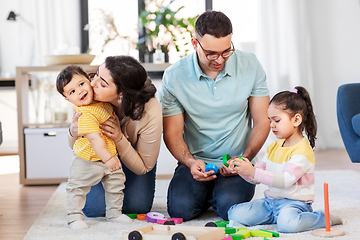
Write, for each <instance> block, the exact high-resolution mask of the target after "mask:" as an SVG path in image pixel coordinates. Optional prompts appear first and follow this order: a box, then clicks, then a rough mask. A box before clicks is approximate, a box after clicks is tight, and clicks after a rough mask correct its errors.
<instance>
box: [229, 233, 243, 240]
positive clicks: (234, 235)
mask: <svg viewBox="0 0 360 240" xmlns="http://www.w3.org/2000/svg"><path fill="white" fill-rule="evenodd" d="M230 236H231V238H232V240H241V239H243V237H242V236H241V235H239V234H237V235H236V234H233V235H230Z"/></svg>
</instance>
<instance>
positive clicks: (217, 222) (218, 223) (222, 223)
mask: <svg viewBox="0 0 360 240" xmlns="http://www.w3.org/2000/svg"><path fill="white" fill-rule="evenodd" d="M215 224H216V226H218V227H226V225H228V224H229V222H228V221H216V222H215Z"/></svg>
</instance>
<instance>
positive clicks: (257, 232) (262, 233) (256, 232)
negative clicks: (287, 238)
mask: <svg viewBox="0 0 360 240" xmlns="http://www.w3.org/2000/svg"><path fill="white" fill-rule="evenodd" d="M250 235H251V236H252V237H270V238H271V237H272V236H273V235H272V233H270V232H265V231H261V230H251V231H250Z"/></svg>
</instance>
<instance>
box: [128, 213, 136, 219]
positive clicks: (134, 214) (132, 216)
mask: <svg viewBox="0 0 360 240" xmlns="http://www.w3.org/2000/svg"><path fill="white" fill-rule="evenodd" d="M125 215H127V216H128V217H129V218H131V219H135V218H137V215H138V214H137V213H127V214H125Z"/></svg>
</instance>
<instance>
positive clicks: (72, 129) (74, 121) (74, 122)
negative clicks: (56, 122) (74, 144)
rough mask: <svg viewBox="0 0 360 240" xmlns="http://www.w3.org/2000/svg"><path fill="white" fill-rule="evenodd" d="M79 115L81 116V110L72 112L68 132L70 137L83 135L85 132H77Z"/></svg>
mask: <svg viewBox="0 0 360 240" xmlns="http://www.w3.org/2000/svg"><path fill="white" fill-rule="evenodd" d="M80 116H81V112H74V115H73V118H72V120H71V125H70V127H69V132H70V135H71V137H73V138H78V137H82V136H85V134H79V130H78V119H79V117H80Z"/></svg>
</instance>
